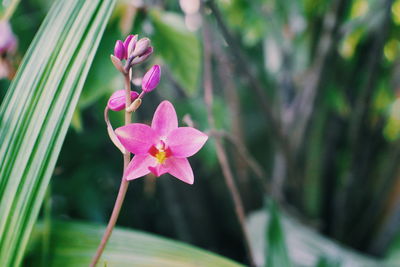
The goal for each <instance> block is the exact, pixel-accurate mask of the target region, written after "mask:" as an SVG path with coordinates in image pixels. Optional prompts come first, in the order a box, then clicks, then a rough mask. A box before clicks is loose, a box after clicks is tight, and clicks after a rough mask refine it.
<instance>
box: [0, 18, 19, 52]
mask: <svg viewBox="0 0 400 267" xmlns="http://www.w3.org/2000/svg"><path fill="white" fill-rule="evenodd" d="M16 48H17V39H16V38H15V35H14V33H13V32H12V30H11V26H10V23H9V22H8V21H6V20H0V54H3V53H11V52H14V51H15V50H16Z"/></svg>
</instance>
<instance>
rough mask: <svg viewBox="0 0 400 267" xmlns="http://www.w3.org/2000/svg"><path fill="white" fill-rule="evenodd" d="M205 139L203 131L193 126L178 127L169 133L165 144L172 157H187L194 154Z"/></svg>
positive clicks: (206, 137)
mask: <svg viewBox="0 0 400 267" xmlns="http://www.w3.org/2000/svg"><path fill="white" fill-rule="evenodd" d="M207 139H208V136H207V135H206V134H205V133H202V132H200V131H199V130H197V129H195V128H192V127H179V128H177V129H175V130H173V131H171V132H170V133H169V135H168V137H167V141H166V144H167V146H168V147H169V148H170V149H171V151H172V155H173V156H174V157H177V158H187V157H190V156H193V155H194V154H196V153H197V152H198V151H199V150H200V149H201V148H202V147H203V145H204V143H205V142H206V141H207Z"/></svg>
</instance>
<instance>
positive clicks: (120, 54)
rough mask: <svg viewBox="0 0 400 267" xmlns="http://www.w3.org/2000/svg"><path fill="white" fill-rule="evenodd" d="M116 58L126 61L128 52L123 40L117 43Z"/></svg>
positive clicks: (115, 48)
mask: <svg viewBox="0 0 400 267" xmlns="http://www.w3.org/2000/svg"><path fill="white" fill-rule="evenodd" d="M114 56H115V57H117V58H118V59H120V60H123V59H126V50H125V47H124V43H123V42H122V41H121V40H118V41H117V42H116V43H115V47H114Z"/></svg>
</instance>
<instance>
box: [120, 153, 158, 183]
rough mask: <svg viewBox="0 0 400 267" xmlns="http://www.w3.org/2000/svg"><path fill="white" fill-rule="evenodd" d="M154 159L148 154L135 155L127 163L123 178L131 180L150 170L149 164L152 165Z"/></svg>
mask: <svg viewBox="0 0 400 267" xmlns="http://www.w3.org/2000/svg"><path fill="white" fill-rule="evenodd" d="M155 162H156V159H155V158H154V157H152V156H150V155H136V156H134V157H133V159H132V160H131V162H130V163H129V165H128V167H127V168H126V171H125V173H124V178H125V179H127V180H133V179H137V178H140V177H142V176H145V175H146V174H148V173H149V172H150V170H149V166H151V165H154V164H155Z"/></svg>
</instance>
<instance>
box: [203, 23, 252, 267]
mask: <svg viewBox="0 0 400 267" xmlns="http://www.w3.org/2000/svg"><path fill="white" fill-rule="evenodd" d="M207 26H208V24H207V22H206V20H204V21H203V40H204V74H203V75H204V102H205V105H206V108H207V115H208V123H209V125H210V128H211V129H215V120H214V116H213V113H212V102H213V88H212V76H211V73H212V72H211V44H210V36H209V29H208V27H207ZM215 148H216V152H217V158H218V161H219V163H220V165H221V168H222V173H223V176H224V178H225V183H226V185H227V187H228V189H229V192H230V194H231V197H232V200H233V203H234V206H235V213H236V216H237V217H238V221H239V225H240V229H241V231H242V234H243V240H244V245H245V248H246V252H247V255H248V259H249V263H250V266H255V262H254V257H253V254H252V251H251V247H250V239H249V235H248V233H247V230H246V227H245V212H244V207H243V202H242V199H241V197H240V194H239V190H238V189H237V187H236V184H235V181H234V179H233V173H232V170H231V168H230V166H229V161H228V157H227V156H226V153H225V150H224V147H223V145H222V143H221V139H220V138H219V137H216V138H215Z"/></svg>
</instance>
